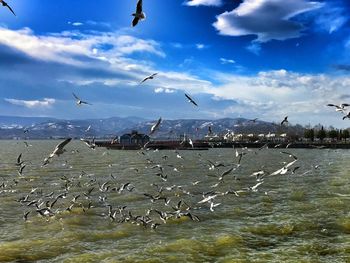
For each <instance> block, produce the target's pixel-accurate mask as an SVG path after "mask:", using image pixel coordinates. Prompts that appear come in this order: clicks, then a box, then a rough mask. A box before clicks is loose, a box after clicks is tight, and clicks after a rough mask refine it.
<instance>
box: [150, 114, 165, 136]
mask: <svg viewBox="0 0 350 263" xmlns="http://www.w3.org/2000/svg"><path fill="white" fill-rule="evenodd" d="M161 122H162V118H159V120H158V121H157V123H156V124H154V125H153V126H152V127H151V132H150V134H149V135H152V134H153V133H155V131H156V130H157V129H158V128H159V125H160V124H161Z"/></svg>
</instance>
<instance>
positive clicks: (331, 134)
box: [328, 130, 338, 140]
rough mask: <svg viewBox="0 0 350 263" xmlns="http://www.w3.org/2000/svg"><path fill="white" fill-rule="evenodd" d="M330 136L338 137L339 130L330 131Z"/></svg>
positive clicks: (332, 137)
mask: <svg viewBox="0 0 350 263" xmlns="http://www.w3.org/2000/svg"><path fill="white" fill-rule="evenodd" d="M328 137H329V138H331V139H332V140H334V139H336V138H338V131H336V130H331V131H329V132H328Z"/></svg>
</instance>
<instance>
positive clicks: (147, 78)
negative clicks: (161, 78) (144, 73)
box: [140, 77, 149, 84]
mask: <svg viewBox="0 0 350 263" xmlns="http://www.w3.org/2000/svg"><path fill="white" fill-rule="evenodd" d="M146 80H149V77H146V78H144V79H143V80H142V81H141V82H140V84H142V83H144V82H145V81H146Z"/></svg>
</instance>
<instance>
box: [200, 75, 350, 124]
mask: <svg viewBox="0 0 350 263" xmlns="http://www.w3.org/2000/svg"><path fill="white" fill-rule="evenodd" d="M215 78H216V79H219V80H221V81H222V84H221V85H218V86H215V87H214V86H211V87H209V88H208V87H207V89H205V92H206V93H209V94H212V95H213V96H215V97H216V98H218V99H221V100H232V101H235V102H236V104H235V103H233V105H232V106H230V107H228V108H227V109H226V110H225V111H224V112H223V114H224V115H232V114H242V115H243V116H251V117H253V116H257V117H259V118H261V119H265V120H270V121H274V120H279V118H281V117H282V116H283V115H290V116H291V117H292V119H293V120H294V123H297V122H300V123H304V124H307V123H309V122H310V123H318V122H323V123H324V122H325V121H326V122H329V123H330V122H333V123H334V121H337V122H338V123H343V125H344V122H342V121H341V117H342V116H341V115H340V114H339V113H337V112H335V111H334V110H333V109H331V108H329V107H326V104H328V103H334V104H340V103H344V102H345V101H343V100H344V96H345V97H346V94H347V95H349V93H346V92H345V91H347V90H348V87H349V85H350V77H348V76H330V75H325V74H301V73H294V72H289V71H286V70H283V69H281V70H276V71H266V72H260V73H259V74H257V75H255V76H239V75H229V74H222V73H217V75H216V76H215ZM329 120H332V121H329Z"/></svg>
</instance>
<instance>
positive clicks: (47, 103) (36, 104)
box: [5, 98, 56, 109]
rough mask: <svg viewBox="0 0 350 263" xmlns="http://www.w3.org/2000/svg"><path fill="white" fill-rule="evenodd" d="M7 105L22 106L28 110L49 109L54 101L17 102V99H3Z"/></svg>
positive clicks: (47, 99)
mask: <svg viewBox="0 0 350 263" xmlns="http://www.w3.org/2000/svg"><path fill="white" fill-rule="evenodd" d="M5 101H7V102H8V103H11V104H13V105H17V106H23V107H26V108H29V109H34V108H50V107H51V106H52V105H53V104H55V103H56V100H55V99H50V98H44V99H43V100H17V99H5Z"/></svg>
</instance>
